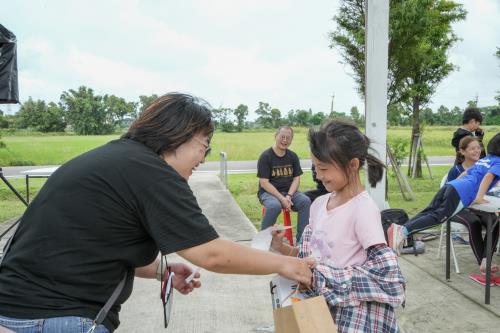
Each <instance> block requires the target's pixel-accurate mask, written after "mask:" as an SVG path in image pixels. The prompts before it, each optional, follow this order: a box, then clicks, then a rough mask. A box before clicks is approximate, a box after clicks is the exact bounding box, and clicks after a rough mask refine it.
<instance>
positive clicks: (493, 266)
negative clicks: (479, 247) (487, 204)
mask: <svg viewBox="0 0 500 333" xmlns="http://www.w3.org/2000/svg"><path fill="white" fill-rule="evenodd" d="M487 218H488V216H487V213H484V214H481V219H480V223H481V226H483V225H484V227H486V219H487ZM494 218H496V216H495V217H494ZM493 221H495V220H493ZM498 228H499V224H498V222H496V223H494V224H493V230H492V237H493V238H492V242H491V253H495V250H496V247H497V244H498ZM481 237H482V234H481ZM484 237H485V238H484V239H482V238H481V240H482V242H483V244H484V245H483V252H482V253H481V254H482V256H481V257H482V259H481V261H480V265H479V270H480V271H481V273H483V274H485V273H486V235H485V236H484ZM498 271H500V267H499V266H498V265H496V264H493V263H492V264H491V272H492V273H497V272H498Z"/></svg>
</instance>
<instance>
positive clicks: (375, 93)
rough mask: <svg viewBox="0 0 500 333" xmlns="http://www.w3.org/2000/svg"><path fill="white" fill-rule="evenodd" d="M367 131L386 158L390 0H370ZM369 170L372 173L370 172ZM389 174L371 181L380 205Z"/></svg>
mask: <svg viewBox="0 0 500 333" xmlns="http://www.w3.org/2000/svg"><path fill="white" fill-rule="evenodd" d="M365 8H366V21H365V22H366V26H365V28H366V30H365V31H366V40H365V43H366V45H365V46H366V68H365V82H366V96H365V117H366V118H365V119H366V124H365V125H366V135H367V136H368V137H369V138H370V139H371V140H372V141H373V143H372V145H371V147H372V148H373V150H372V154H374V155H375V156H377V157H378V158H379V159H380V160H381V161H383V162H384V163H385V161H386V142H387V71H388V70H387V67H388V46H389V0H366V1H365ZM367 174H368V173H367ZM385 178H386V174H385V172H384V177H383V179H382V181H380V182H379V183H378V184H377V186H376V187H374V188H372V187H371V186H370V185H369V183H368V176H367V182H366V184H367V186H366V187H367V189H368V193H370V195H371V196H372V198H373V199H374V200H375V202H376V203H377V205H378V207H379V208H380V209H385V208H388V204H387V203H386V201H385Z"/></svg>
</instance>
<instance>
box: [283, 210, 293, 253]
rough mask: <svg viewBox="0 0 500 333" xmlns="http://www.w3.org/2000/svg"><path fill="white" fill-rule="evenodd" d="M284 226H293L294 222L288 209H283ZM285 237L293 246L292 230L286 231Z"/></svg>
mask: <svg viewBox="0 0 500 333" xmlns="http://www.w3.org/2000/svg"><path fill="white" fill-rule="evenodd" d="M283 225H284V226H285V227H288V226H292V221H291V219H290V212H289V211H288V210H286V209H283ZM285 237H286V238H287V239H288V242H289V244H290V245H291V246H293V234H292V229H288V230H286V231H285Z"/></svg>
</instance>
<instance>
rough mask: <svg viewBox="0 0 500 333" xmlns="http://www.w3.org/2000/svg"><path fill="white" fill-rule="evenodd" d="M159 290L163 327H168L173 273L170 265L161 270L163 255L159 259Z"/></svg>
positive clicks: (172, 293)
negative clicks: (160, 276)
mask: <svg viewBox="0 0 500 333" xmlns="http://www.w3.org/2000/svg"><path fill="white" fill-rule="evenodd" d="M161 265H162V267H161V271H162V278H161V281H162V283H161V292H160V297H161V301H162V303H163V321H164V324H165V328H167V327H168V323H169V322H170V315H171V313H172V302H173V298H174V288H173V280H174V276H175V273H174V272H172V270H171V268H170V266H167V268H166V269H165V270H163V257H162V259H161Z"/></svg>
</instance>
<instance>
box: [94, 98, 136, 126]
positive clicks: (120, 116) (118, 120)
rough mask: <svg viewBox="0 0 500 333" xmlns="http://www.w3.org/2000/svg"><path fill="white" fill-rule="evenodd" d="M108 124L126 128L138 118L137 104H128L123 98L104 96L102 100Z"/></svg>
mask: <svg viewBox="0 0 500 333" xmlns="http://www.w3.org/2000/svg"><path fill="white" fill-rule="evenodd" d="M102 103H103V107H104V113H105V114H106V123H108V124H110V125H111V126H113V129H115V127H116V126H126V127H128V125H130V123H131V122H132V121H133V120H134V119H135V118H137V103H134V102H127V101H126V100H125V99H124V98H122V97H117V96H115V95H104V97H103V98H102Z"/></svg>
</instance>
